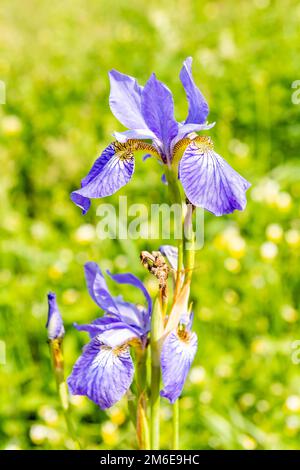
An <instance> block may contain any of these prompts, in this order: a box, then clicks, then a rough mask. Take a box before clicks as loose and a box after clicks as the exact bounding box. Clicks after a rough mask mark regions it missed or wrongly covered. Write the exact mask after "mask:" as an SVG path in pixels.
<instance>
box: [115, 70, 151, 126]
mask: <svg viewBox="0 0 300 470" xmlns="http://www.w3.org/2000/svg"><path fill="white" fill-rule="evenodd" d="M109 79H110V95H109V105H110V109H111V110H112V112H113V114H114V115H115V116H116V118H117V119H118V120H119V121H120V122H121V123H122V124H123V126H125V127H127V128H128V129H147V125H146V123H145V121H144V118H143V115H142V112H141V96H142V91H143V88H142V87H141V86H140V85H139V84H138V83H137V81H136V79H135V78H133V77H130V76H129V75H125V74H123V73H120V72H118V71H117V70H111V71H110V72H109Z"/></svg>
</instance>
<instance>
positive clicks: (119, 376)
mask: <svg viewBox="0 0 300 470" xmlns="http://www.w3.org/2000/svg"><path fill="white" fill-rule="evenodd" d="M133 373H134V367H133V363H132V359H131V357H130V353H129V348H128V347H123V348H115V349H112V348H110V347H108V346H106V345H104V344H103V343H102V342H101V341H100V339H99V338H98V337H95V338H94V339H92V341H91V342H90V343H89V344H88V345H87V346H85V348H84V349H83V353H82V355H81V356H80V358H79V359H78V360H77V362H76V364H75V365H74V368H73V371H72V373H71V375H70V377H69V378H68V385H69V389H70V392H71V393H72V394H73V395H86V396H87V397H88V398H90V400H93V401H94V402H95V403H96V404H97V405H99V406H100V408H102V409H105V408H109V407H110V406H112V405H113V404H114V403H116V402H117V401H119V400H120V399H121V398H122V396H123V395H124V394H125V393H126V391H127V390H128V389H129V387H130V385H131V383H132V380H133Z"/></svg>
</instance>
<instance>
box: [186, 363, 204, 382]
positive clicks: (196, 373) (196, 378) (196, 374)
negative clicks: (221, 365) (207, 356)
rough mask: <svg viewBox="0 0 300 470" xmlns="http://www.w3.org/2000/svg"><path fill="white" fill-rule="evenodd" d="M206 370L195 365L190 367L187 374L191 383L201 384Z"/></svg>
mask: <svg viewBox="0 0 300 470" xmlns="http://www.w3.org/2000/svg"><path fill="white" fill-rule="evenodd" d="M205 376H206V372H205V369H204V367H201V366H197V367H193V368H192V369H191V372H190V374H189V378H190V381H191V382H192V383H193V384H202V383H203V382H204V380H205Z"/></svg>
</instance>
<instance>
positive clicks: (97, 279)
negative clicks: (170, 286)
mask: <svg viewBox="0 0 300 470" xmlns="http://www.w3.org/2000/svg"><path fill="white" fill-rule="evenodd" d="M108 274H109V276H110V277H111V278H112V279H113V280H114V281H116V282H117V283H119V284H128V285H130V286H134V287H137V288H138V289H140V290H141V291H142V293H143V294H144V296H145V299H146V303H147V307H138V306H136V305H135V304H132V303H130V302H125V301H124V300H123V298H122V297H121V296H118V297H113V296H112V295H111V294H110V292H109V290H108V287H107V284H106V281H105V279H104V276H103V274H102V272H101V270H100V268H99V267H98V265H97V264H96V263H92V262H90V263H87V264H86V265H85V277H86V282H87V287H88V290H89V293H90V295H91V297H92V299H93V300H94V301H95V302H96V304H97V305H98V306H99V307H100V308H101V309H102V310H104V312H105V313H104V315H103V316H102V317H100V318H98V319H97V320H95V321H93V322H92V323H91V324H88V325H75V326H76V328H77V329H78V330H81V331H87V332H88V333H89V334H90V337H91V341H90V343H89V344H87V345H86V346H85V348H84V349H83V353H82V355H81V356H80V358H79V359H78V360H77V362H76V364H75V365H74V368H73V371H72V373H71V375H70V377H69V378H68V385H69V389H70V391H71V393H72V394H74V395H86V396H87V397H88V398H90V399H91V400H93V401H94V402H95V403H96V404H97V405H99V406H100V408H102V409H105V408H108V407H110V406H112V405H113V404H114V403H116V402H117V401H119V400H120V398H122V396H123V395H124V394H125V393H126V391H127V390H128V389H129V387H130V385H131V383H132V380H133V374H134V366H133V362H132V359H131V356H130V346H132V345H135V346H136V347H139V348H145V347H146V342H147V335H148V333H149V330H150V319H151V311H152V301H151V298H150V296H149V294H148V292H147V290H146V288H145V287H144V285H143V283H142V282H141V281H140V280H139V279H138V278H137V277H135V276H134V275H133V274H130V273H124V274H116V275H112V274H110V273H108Z"/></svg>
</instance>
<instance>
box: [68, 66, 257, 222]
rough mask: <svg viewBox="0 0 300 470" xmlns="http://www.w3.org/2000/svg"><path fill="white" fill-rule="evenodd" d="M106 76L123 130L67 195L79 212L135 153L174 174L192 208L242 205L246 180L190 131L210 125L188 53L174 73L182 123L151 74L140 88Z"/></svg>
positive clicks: (117, 183) (125, 172)
mask: <svg viewBox="0 0 300 470" xmlns="http://www.w3.org/2000/svg"><path fill="white" fill-rule="evenodd" d="M109 78H110V85H111V91H110V98H109V104H110V108H111V111H112V112H113V114H114V115H115V116H116V118H117V119H118V120H119V121H120V122H121V124H123V125H124V126H125V127H127V128H128V129H129V130H127V131H125V132H115V133H114V137H115V138H116V139H117V140H116V141H115V142H113V143H111V144H110V145H109V146H108V147H106V149H105V150H104V151H103V153H102V154H101V155H100V157H99V158H98V159H97V160H96V161H95V163H94V165H93V166H92V168H91V170H90V172H89V173H88V175H87V176H86V177H85V178H84V179H83V180H82V181H81V188H80V189H78V190H76V191H74V192H72V194H71V199H72V200H73V202H74V203H75V204H77V206H79V207H80V208H81V209H82V211H83V214H85V213H86V212H87V211H88V209H89V207H90V199H91V198H101V197H105V196H110V195H111V194H114V193H115V192H117V191H118V190H119V189H120V188H121V187H122V186H124V185H125V184H127V183H128V182H129V180H130V179H131V177H132V175H133V172H134V165H135V162H134V153H135V152H137V151H143V152H144V153H145V154H147V155H148V154H150V155H152V156H155V157H156V158H157V159H158V160H159V161H160V162H161V163H163V164H166V165H168V167H169V168H173V169H174V171H176V172H178V177H179V179H180V180H181V183H182V185H183V188H184V190H185V193H186V196H187V197H188V199H189V200H190V202H191V203H192V204H194V205H195V206H199V207H203V208H205V209H207V210H209V211H211V212H213V213H214V214H215V215H218V216H219V215H222V214H228V213H230V212H233V211H234V210H235V209H239V210H243V209H244V208H245V206H246V196H245V192H246V190H247V189H248V188H249V186H250V184H249V183H248V181H246V180H245V179H244V178H243V177H242V176H240V175H239V174H238V173H237V172H236V171H235V170H233V168H231V166H230V165H228V163H226V161H225V160H223V158H222V157H220V156H219V155H218V154H217V153H216V152H215V151H214V150H213V144H212V142H211V140H210V139H209V138H208V137H205V136H204V137H203V136H202V137H201V136H198V135H197V134H195V133H196V132H198V131H201V130H205V129H210V128H211V127H212V126H213V125H214V124H208V123H207V121H206V119H207V116H208V111H209V110H208V105H207V102H206V100H205V98H204V97H203V95H202V93H201V92H200V90H199V88H198V87H197V86H196V84H195V82H194V79H193V76H192V58H191V57H188V58H187V59H186V60H185V61H184V63H183V67H182V69H181V72H180V80H181V82H182V84H183V87H184V89H185V93H186V96H187V100H188V106H189V109H188V116H187V118H186V120H185V121H184V122H177V121H176V120H175V117H174V102H173V96H172V93H171V91H170V90H169V88H168V87H167V86H166V85H165V84H164V83H162V82H160V81H159V80H158V79H157V78H156V76H155V74H152V75H151V77H150V78H149V80H148V81H147V83H146V85H145V86H144V87H141V86H140V85H139V84H138V83H137V81H136V80H135V79H134V78H133V77H130V76H129V75H124V74H122V73H120V72H117V71H116V70H112V71H111V72H110V73H109ZM145 140H146V141H147V140H148V141H149V140H150V141H151V143H149V142H145Z"/></svg>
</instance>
